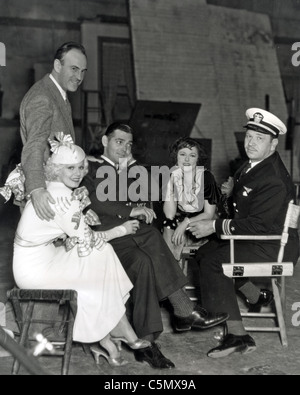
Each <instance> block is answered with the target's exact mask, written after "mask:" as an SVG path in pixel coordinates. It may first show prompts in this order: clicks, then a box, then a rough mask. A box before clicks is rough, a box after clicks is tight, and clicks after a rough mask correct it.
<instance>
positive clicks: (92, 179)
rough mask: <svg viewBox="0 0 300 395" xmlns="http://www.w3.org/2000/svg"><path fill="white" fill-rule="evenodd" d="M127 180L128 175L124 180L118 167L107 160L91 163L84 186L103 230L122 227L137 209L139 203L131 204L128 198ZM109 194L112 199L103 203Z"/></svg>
mask: <svg viewBox="0 0 300 395" xmlns="http://www.w3.org/2000/svg"><path fill="white" fill-rule="evenodd" d="M105 168H107V169H109V170H108V174H104V172H105ZM100 172H101V174H100ZM121 180H123V182H124V184H123V182H122V181H121ZM125 180H127V181H128V178H127V175H126V174H125V175H124V178H123V179H122V178H121V176H120V175H119V174H118V171H117V169H116V167H115V166H113V165H112V164H111V163H109V162H107V161H106V160H104V159H99V162H89V173H88V175H87V176H86V177H85V178H84V180H83V182H82V185H83V186H86V187H87V189H88V191H89V194H90V196H89V197H90V199H91V202H92V206H91V207H92V209H93V210H94V211H95V212H96V213H97V214H98V216H99V217H100V220H101V223H102V225H103V229H105V228H106V227H109V228H111V227H114V226H118V225H121V224H122V223H124V222H125V221H127V220H128V219H129V218H130V213H131V210H132V209H133V207H137V203H134V202H131V201H130V199H129V198H128V188H127V187H126V184H127V185H129V184H128V183H127V181H126V184H125ZM108 188H109V189H108ZM109 192H110V197H111V198H110V199H109V200H105V201H101V200H103V197H105V196H107V195H108V193H109ZM101 196H102V199H101Z"/></svg>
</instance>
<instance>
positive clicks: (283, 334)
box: [272, 278, 288, 347]
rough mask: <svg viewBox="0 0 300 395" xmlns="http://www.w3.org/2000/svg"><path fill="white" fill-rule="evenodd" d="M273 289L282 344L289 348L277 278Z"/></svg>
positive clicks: (273, 279) (274, 279)
mask: <svg viewBox="0 0 300 395" xmlns="http://www.w3.org/2000/svg"><path fill="white" fill-rule="evenodd" d="M272 288H273V293H274V300H275V307H276V315H277V319H278V325H279V329H280V336H281V342H282V345H283V347H287V346H288V340H287V334H286V326H285V321H284V315H283V309H282V304H281V297H280V293H279V289H278V285H277V279H276V278H272Z"/></svg>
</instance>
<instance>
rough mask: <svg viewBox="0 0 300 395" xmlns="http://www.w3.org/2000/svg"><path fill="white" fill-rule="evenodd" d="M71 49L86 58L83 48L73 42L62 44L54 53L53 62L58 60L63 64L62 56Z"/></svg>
mask: <svg viewBox="0 0 300 395" xmlns="http://www.w3.org/2000/svg"><path fill="white" fill-rule="evenodd" d="M71 49H77V50H78V51H80V52H81V53H82V54H83V55H84V56H85V57H87V56H86V52H85V48H84V46H83V45H81V44H79V43H77V42H75V41H69V42H67V43H64V44H62V45H61V46H60V47H59V48H58V49H57V51H56V53H55V55H54V60H56V59H58V60H59V61H60V62H61V63H63V61H64V56H65V55H66V54H67V53H68V52H69V51H71Z"/></svg>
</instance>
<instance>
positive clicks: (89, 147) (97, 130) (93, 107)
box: [81, 90, 107, 154]
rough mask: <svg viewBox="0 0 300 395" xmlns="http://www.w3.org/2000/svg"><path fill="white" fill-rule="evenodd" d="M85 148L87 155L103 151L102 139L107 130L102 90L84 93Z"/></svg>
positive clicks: (84, 91)
mask: <svg viewBox="0 0 300 395" xmlns="http://www.w3.org/2000/svg"><path fill="white" fill-rule="evenodd" d="M81 119H82V133H83V143H82V144H83V148H84V150H85V152H86V153H87V154H95V153H97V152H98V151H99V150H100V149H101V139H102V135H103V133H104V131H105V128H106V126H107V125H106V121H105V113H104V107H103V100H102V95H101V91H100V90H83V91H82V118H81Z"/></svg>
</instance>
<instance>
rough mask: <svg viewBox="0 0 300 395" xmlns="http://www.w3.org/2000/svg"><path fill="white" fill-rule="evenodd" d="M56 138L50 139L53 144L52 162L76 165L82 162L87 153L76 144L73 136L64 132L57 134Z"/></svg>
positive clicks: (51, 144)
mask: <svg viewBox="0 0 300 395" xmlns="http://www.w3.org/2000/svg"><path fill="white" fill-rule="evenodd" d="M55 138H56V140H57V141H56V140H51V139H49V140H48V141H49V144H50V146H51V152H52V155H51V162H52V163H55V164H59V165H76V164H78V163H81V162H82V161H83V160H84V159H85V157H86V155H85V152H84V151H83V149H82V148H80V147H79V146H78V145H75V144H74V142H73V139H72V137H71V136H70V135H69V134H67V135H65V134H64V133H63V132H59V133H56V134H55Z"/></svg>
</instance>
